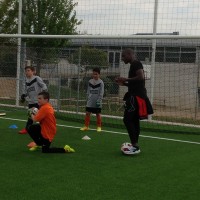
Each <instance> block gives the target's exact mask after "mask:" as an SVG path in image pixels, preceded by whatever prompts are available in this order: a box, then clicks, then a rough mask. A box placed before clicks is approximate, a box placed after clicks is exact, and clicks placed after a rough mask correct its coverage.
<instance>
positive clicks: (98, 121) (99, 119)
mask: <svg viewBox="0 0 200 200" xmlns="http://www.w3.org/2000/svg"><path fill="white" fill-rule="evenodd" d="M97 126H98V127H101V115H100V114H97Z"/></svg>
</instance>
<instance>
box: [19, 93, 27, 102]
mask: <svg viewBox="0 0 200 200" xmlns="http://www.w3.org/2000/svg"><path fill="white" fill-rule="evenodd" d="M25 97H26V95H25V94H22V95H21V99H20V102H21V103H24V102H25V101H26V99H25Z"/></svg>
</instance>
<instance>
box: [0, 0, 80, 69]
mask: <svg viewBox="0 0 200 200" xmlns="http://www.w3.org/2000/svg"><path fill="white" fill-rule="evenodd" d="M77 5H78V3H73V0H23V17H22V34H42V35H73V34H77V32H76V29H77V26H78V25H80V24H81V21H79V20H78V19H77V18H76V12H75V10H74V8H75V7H76V6H77ZM0 27H1V28H0V33H9V34H14V33H17V28H18V0H1V1H0ZM23 41H24V42H26V46H28V47H34V48H35V52H34V53H35V54H36V57H37V61H36V62H37V67H38V68H39V69H40V66H41V60H44V59H45V57H52V56H49V53H50V52H49V51H46V52H47V53H44V51H43V49H42V48H49V47H51V49H52V48H57V47H64V46H66V45H67V44H68V40H66V39H33V38H30V39H23ZM41 47H42V48H41ZM53 51H55V50H53Z"/></svg>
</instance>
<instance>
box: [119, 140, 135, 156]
mask: <svg viewBox="0 0 200 200" xmlns="http://www.w3.org/2000/svg"><path fill="white" fill-rule="evenodd" d="M132 150H133V145H132V144H131V143H128V142H125V143H123V144H122V145H121V151H122V153H123V154H131V153H132Z"/></svg>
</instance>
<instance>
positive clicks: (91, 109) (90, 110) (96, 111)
mask: <svg viewBox="0 0 200 200" xmlns="http://www.w3.org/2000/svg"><path fill="white" fill-rule="evenodd" d="M85 110H86V112H90V113H94V114H98V113H101V108H91V107H86V109H85Z"/></svg>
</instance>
